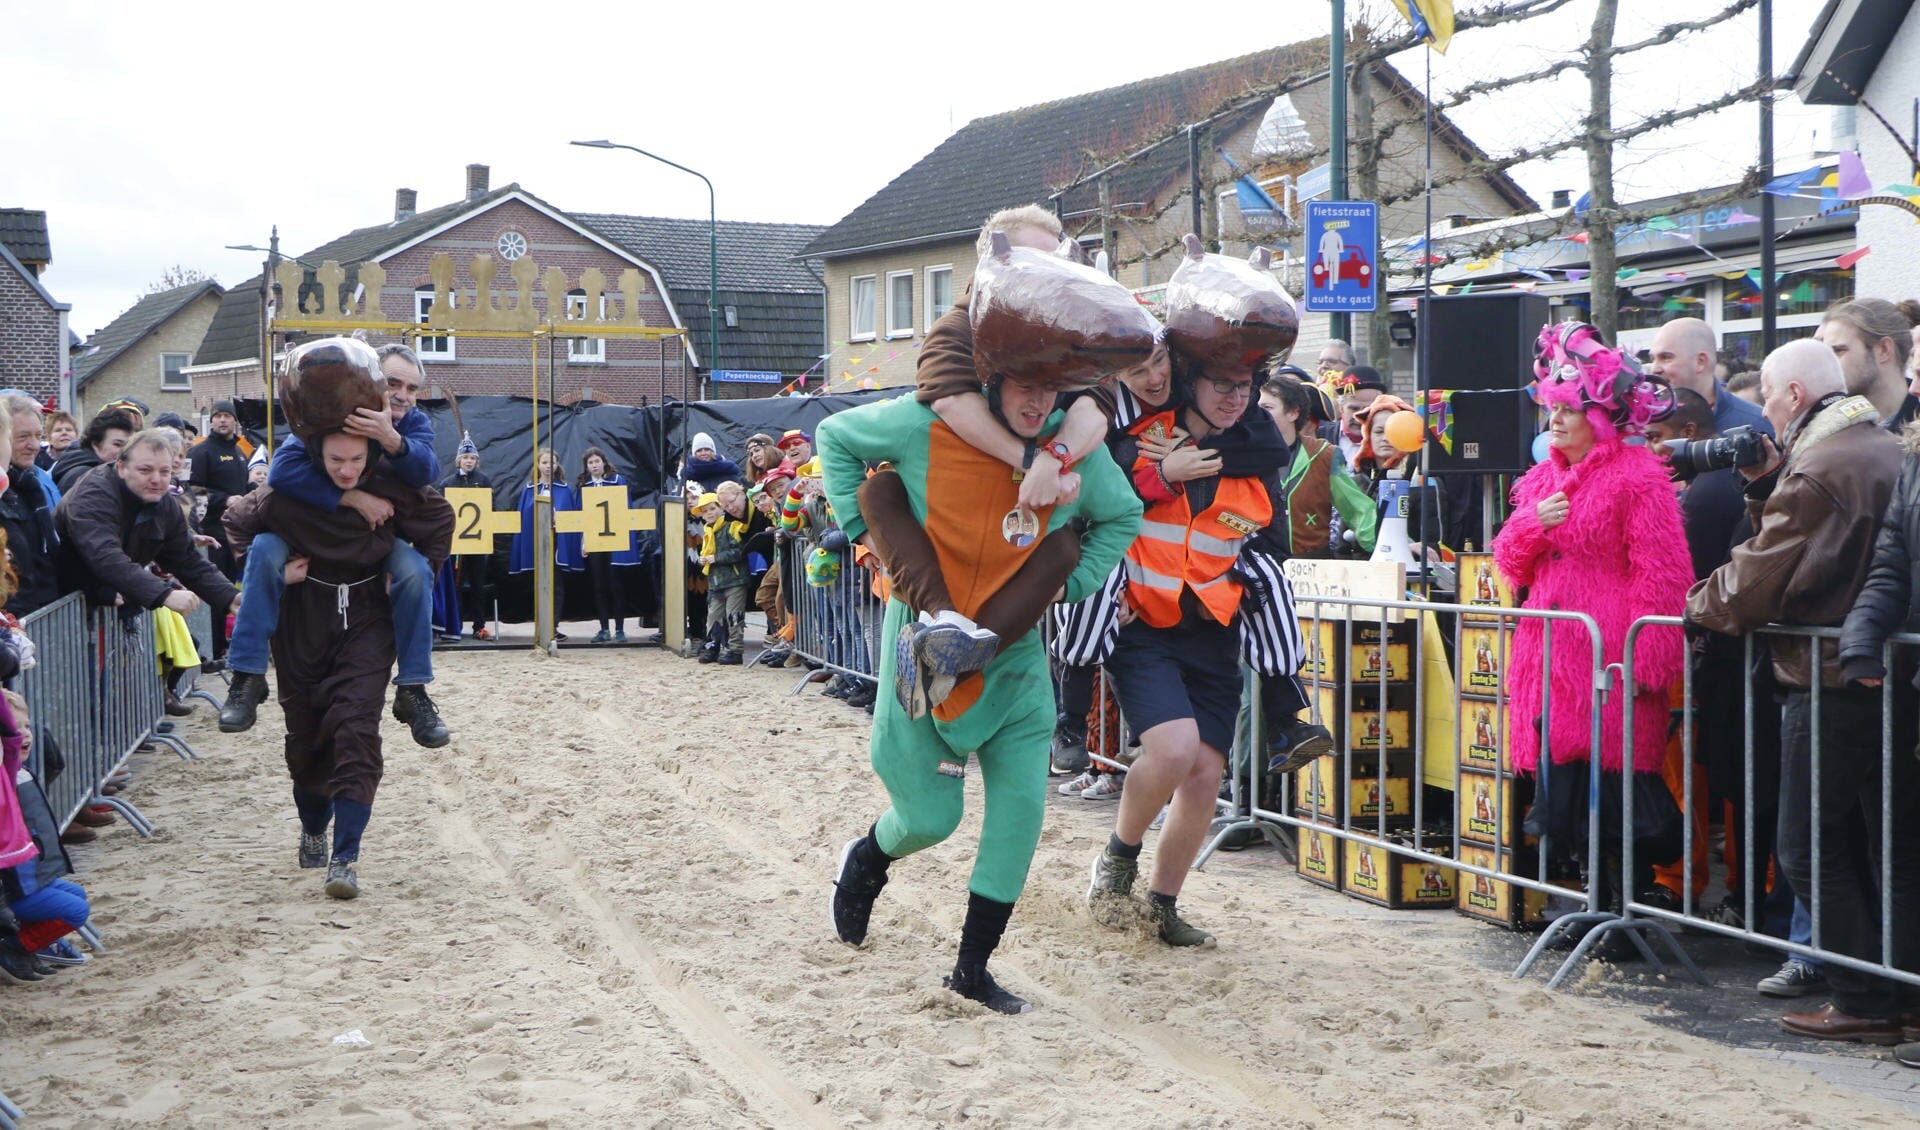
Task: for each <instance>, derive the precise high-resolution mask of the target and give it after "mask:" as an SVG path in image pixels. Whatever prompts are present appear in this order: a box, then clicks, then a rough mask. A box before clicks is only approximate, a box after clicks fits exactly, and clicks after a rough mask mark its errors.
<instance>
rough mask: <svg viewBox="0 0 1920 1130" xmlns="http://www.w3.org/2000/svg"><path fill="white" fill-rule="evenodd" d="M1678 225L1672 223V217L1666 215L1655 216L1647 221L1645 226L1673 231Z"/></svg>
mask: <svg viewBox="0 0 1920 1130" xmlns="http://www.w3.org/2000/svg"><path fill="white" fill-rule="evenodd" d="M1679 226H1680V225H1679V224H1676V223H1674V222H1673V220H1672V218H1671V217H1668V216H1655V217H1653V218H1652V219H1650V220H1648V221H1647V227H1649V228H1651V229H1653V230H1654V231H1673V230H1674V229H1676V228H1678V227H1679Z"/></svg>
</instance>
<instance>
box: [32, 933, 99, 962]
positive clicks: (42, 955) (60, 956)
mask: <svg viewBox="0 0 1920 1130" xmlns="http://www.w3.org/2000/svg"><path fill="white" fill-rule="evenodd" d="M33 958H34V960H35V961H38V962H40V963H41V964H43V965H51V966H54V967H55V968H68V967H71V966H75V965H85V964H86V963H87V962H89V961H92V960H93V959H92V958H90V957H88V956H87V955H86V954H84V953H81V952H80V951H79V950H77V949H75V948H74V947H73V943H72V942H69V941H67V940H66V939H65V938H61V939H60V940H59V941H57V942H55V943H53V944H52V945H50V946H48V947H47V948H46V949H43V950H37V951H35V952H34V955H33Z"/></svg>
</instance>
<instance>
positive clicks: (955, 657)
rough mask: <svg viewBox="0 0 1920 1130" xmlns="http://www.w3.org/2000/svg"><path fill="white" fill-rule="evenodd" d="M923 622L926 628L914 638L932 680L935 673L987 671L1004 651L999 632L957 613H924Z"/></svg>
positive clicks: (921, 662)
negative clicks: (1001, 647)
mask: <svg viewBox="0 0 1920 1130" xmlns="http://www.w3.org/2000/svg"><path fill="white" fill-rule="evenodd" d="M919 622H920V624H922V625H923V626H924V627H925V629H926V630H925V631H923V632H920V633H919V634H918V635H917V636H916V638H915V640H914V652H915V658H917V659H918V660H919V665H920V669H921V671H923V672H924V673H925V674H926V676H927V677H928V678H929V679H931V678H933V677H935V676H943V677H945V678H949V679H958V678H959V677H960V676H962V675H966V674H970V673H972V672H974V671H984V670H986V666H987V664H989V663H992V662H993V657H994V656H995V655H998V654H999V652H1000V637H999V636H998V635H996V634H994V633H993V632H990V631H988V630H987V629H985V628H982V627H980V626H979V625H977V624H975V623H974V622H973V621H971V620H969V619H967V618H966V617H964V616H962V615H960V614H959V613H957V612H942V613H940V614H939V615H938V616H930V615H928V614H927V613H925V612H922V613H921V614H920V620H919ZM934 705H936V706H938V705H939V703H935V704H934Z"/></svg>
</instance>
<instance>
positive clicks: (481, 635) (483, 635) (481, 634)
mask: <svg viewBox="0 0 1920 1130" xmlns="http://www.w3.org/2000/svg"><path fill="white" fill-rule="evenodd" d="M473 638H474V639H477V640H482V641H485V640H490V639H492V638H493V633H492V632H489V631H487V630H486V629H485V628H475V629H474V630H473Z"/></svg>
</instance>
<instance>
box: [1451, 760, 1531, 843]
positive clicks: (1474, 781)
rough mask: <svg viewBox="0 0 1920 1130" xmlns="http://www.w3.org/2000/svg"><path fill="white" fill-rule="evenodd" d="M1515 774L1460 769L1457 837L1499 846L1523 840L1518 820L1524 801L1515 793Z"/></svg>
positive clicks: (1521, 813)
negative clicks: (1458, 830)
mask: <svg viewBox="0 0 1920 1130" xmlns="http://www.w3.org/2000/svg"><path fill="white" fill-rule="evenodd" d="M1517 782H1518V778H1515V777H1513V776H1512V775H1510V774H1502V773H1476V772H1471V771H1462V772H1461V774H1460V791H1459V792H1458V793H1457V794H1455V795H1456V796H1457V797H1458V804H1457V808H1458V813H1459V815H1458V820H1459V825H1458V826H1459V829H1460V838H1461V839H1463V840H1472V841H1474V842H1475V843H1482V844H1487V845H1489V846H1492V845H1494V843H1495V842H1496V840H1497V841H1498V844H1499V846H1500V847H1502V848H1516V847H1520V846H1522V844H1523V843H1524V838H1525V833H1524V832H1522V831H1521V828H1520V821H1521V817H1522V816H1523V815H1524V812H1523V809H1522V805H1523V804H1524V801H1523V800H1522V799H1521V798H1520V797H1519V795H1518V791H1519V790H1518V784H1517Z"/></svg>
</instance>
